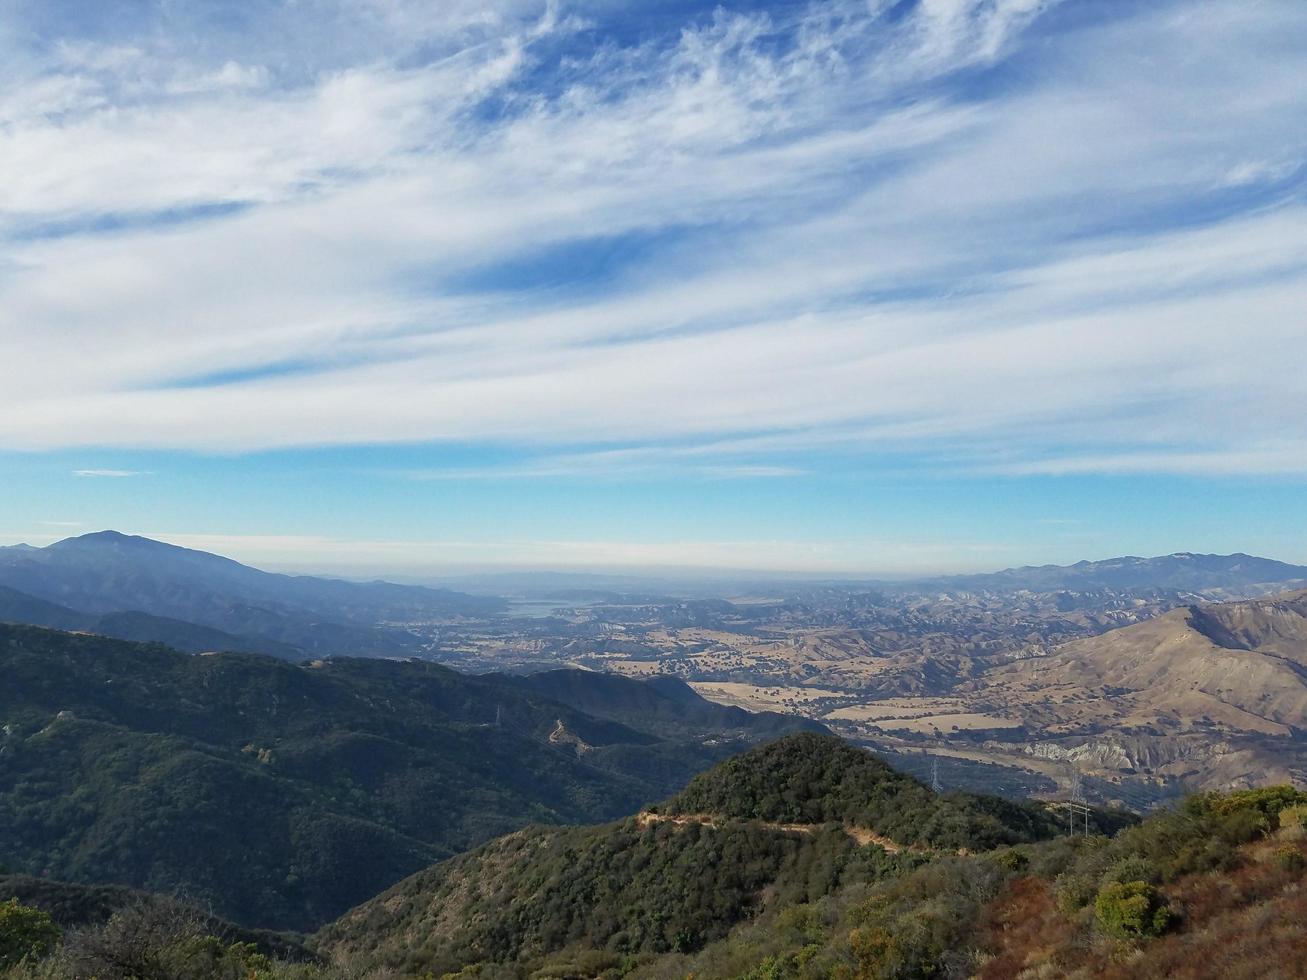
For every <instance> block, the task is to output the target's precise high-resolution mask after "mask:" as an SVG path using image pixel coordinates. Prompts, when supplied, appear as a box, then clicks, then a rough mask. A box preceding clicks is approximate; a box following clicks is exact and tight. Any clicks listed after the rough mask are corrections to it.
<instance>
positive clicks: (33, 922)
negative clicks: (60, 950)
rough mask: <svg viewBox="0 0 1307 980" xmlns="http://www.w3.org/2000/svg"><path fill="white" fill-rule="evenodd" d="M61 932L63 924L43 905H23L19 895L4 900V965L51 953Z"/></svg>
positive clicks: (0, 962) (0, 939)
mask: <svg viewBox="0 0 1307 980" xmlns="http://www.w3.org/2000/svg"><path fill="white" fill-rule="evenodd" d="M59 936H60V933H59V927H58V926H56V925H55V924H54V920H53V919H51V918H50V916H49V915H47V914H46V913H45V912H42V911H41V910H40V909H34V908H31V907H30V906H27V905H20V904H19V902H18V899H16V898H11V899H10V900H9V901H7V902H0V969H4V968H6V967H10V966H13V965H14V964H15V963H18V962H20V961H22V960H23V959H40V958H41V957H43V956H46V955H48V954H49V953H51V952H52V951H53V950H54V948H55V946H56V945H58V943H59Z"/></svg>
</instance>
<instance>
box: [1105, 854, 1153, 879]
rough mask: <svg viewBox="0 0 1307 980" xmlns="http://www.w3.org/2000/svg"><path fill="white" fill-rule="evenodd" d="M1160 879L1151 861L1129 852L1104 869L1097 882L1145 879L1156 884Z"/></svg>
mask: <svg viewBox="0 0 1307 980" xmlns="http://www.w3.org/2000/svg"><path fill="white" fill-rule="evenodd" d="M1161 880H1162V875H1161V873H1160V872H1159V871H1158V870H1157V866H1156V865H1154V864H1153V862H1152V861H1150V860H1148V858H1146V857H1144V856H1143V855H1142V854H1129V855H1127V856H1125V857H1123V858H1121V860H1119V861H1117V862H1116V863H1115V864H1112V865H1111V866H1110V867H1109V868H1108V869H1107V870H1106V871H1104V872H1103V877H1102V880H1101V881H1100V882H1099V884H1101V885H1106V884H1109V883H1110V882H1114V881H1115V882H1119V883H1121V884H1125V883H1126V882H1128V881H1146V882H1148V884H1150V885H1156V884H1158V883H1159V882H1161Z"/></svg>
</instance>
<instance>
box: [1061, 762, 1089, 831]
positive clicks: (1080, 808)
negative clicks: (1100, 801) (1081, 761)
mask: <svg viewBox="0 0 1307 980" xmlns="http://www.w3.org/2000/svg"><path fill="white" fill-rule="evenodd" d="M1089 812H1090V811H1089V805H1088V804H1087V803H1086V802H1085V790H1084V787H1083V785H1082V784H1081V782H1080V770H1079V769H1078V768H1077V767H1076V766H1075V765H1074V764H1072V766H1071V799H1069V800H1067V803H1066V820H1067V833H1068V834H1069V835H1070V836H1072V837H1074V836H1075V835H1076V817H1077V816H1079V817H1081V818H1082V820H1083V824H1082V827H1083V831H1084V836H1086V837H1088V836H1089Z"/></svg>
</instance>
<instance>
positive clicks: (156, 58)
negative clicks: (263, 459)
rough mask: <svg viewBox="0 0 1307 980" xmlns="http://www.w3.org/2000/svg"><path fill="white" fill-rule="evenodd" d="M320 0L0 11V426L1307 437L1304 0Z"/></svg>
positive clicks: (36, 445)
mask: <svg viewBox="0 0 1307 980" xmlns="http://www.w3.org/2000/svg"><path fill="white" fill-rule="evenodd" d="M310 6H312V7H313V8H314V9H315V10H317V12H318V14H319V15H320V21H319V24H320V29H319V34H318V35H317V36H316V37H309V38H297V39H296V41H295V42H294V45H298V46H300V47H298V48H297V49H296V51H295V52H294V54H295V57H291V56H290V53H289V52H286V51H277V50H273V49H270V48H267V47H265V46H262V45H260V44H254V45H247V46H245V47H244V48H242V47H241V43H240V42H242V41H245V40H248V39H249V38H252V37H256V36H260V35H262V34H263V32H264V30H267V29H271V28H273V27H275V25H276V24H280V23H285V21H284V20H278V18H283V19H284V18H288V17H293V16H295V14H293V13H292V7H293V5H290V6H284V7H283V6H281V5H271V6H270V7H269V8H268V10H269V11H271V12H270V13H265V14H264V15H263V16H266V17H269V18H272V20H271V21H269V22H268V23H260V22H249V23H247V24H246V25H245V27H244V28H243V29H240V30H238V31H237V33H235V34H233V35H231V36H229V37H228V36H217V37H209V38H208V39H207V40H206V41H205V43H203V44H194V45H189V44H188V43H187V42H186V40H185V37H184V36H183V35H182V34H181V33H178V34H177V35H176V36H171V35H169V34H168V33H167V32H166V31H165V32H163V33H162V34H160V33H159V32H157V31H156V32H149V31H145V30H143V29H141V27H140V25H138V29H137V30H135V31H131V30H129V28H130V26H131V25H128V27H127V28H123V29H122V31H121V32H124V33H126V34H127V35H128V36H116V35H115V36H105V33H104V32H103V31H101V32H100V33H99V34H95V33H94V32H90V33H91V36H81V35H78V36H70V37H65V38H63V39H61V40H60V41H59V42H58V43H55V44H53V45H47V46H45V47H43V48H42V49H41V50H27V49H23V48H22V47H21V45H19V44H18V42H16V41H14V40H13V39H12V38H5V39H0V45H4V46H8V48H9V49H10V50H5V49H4V47H0V54H5V53H7V54H9V55H10V57H9V58H8V59H0V60H4V61H5V62H6V63H7V64H9V65H10V66H14V67H10V68H8V69H6V71H7V72H9V74H10V77H8V78H7V79H5V81H6V83H7V84H5V85H4V86H3V89H4V91H5V92H6V93H8V94H7V95H6V96H5V97H4V99H3V100H0V161H3V163H0V212H2V216H0V237H3V238H4V240H5V243H6V252H7V255H8V257H7V259H5V260H3V261H0V409H2V411H0V445H3V446H4V447H5V448H16V449H30V450H43V449H52V448H60V447H83V446H91V447H125V448H164V449H185V450H201V451H220V452H232V451H235V452H243V451H250V450H262V449H275V448H285V447H299V446H322V445H330V444H384V443H425V442H436V443H441V442H446V443H457V444H461V445H466V444H473V445H494V446H499V447H505V448H507V449H509V450H512V451H515V452H518V453H521V454H522V455H523V457H524V458H522V459H517V460H514V461H510V462H507V463H505V464H504V466H503V468H502V469H500V470H498V471H497V472H499V473H501V474H502V475H505V476H513V475H561V474H566V473H572V474H586V473H593V472H595V471H597V470H600V469H603V468H605V467H606V468H608V469H609V470H610V471H612V472H616V473H619V474H620V473H622V472H628V473H629V472H633V471H638V472H648V471H649V470H651V469H658V468H661V469H663V470H664V471H666V472H679V471H685V470H687V468H688V469H691V470H693V471H694V472H697V473H699V474H701V475H706V476H713V475H716V476H718V477H728V476H732V475H735V476H785V475H791V474H794V473H798V472H802V471H803V470H804V469H806V468H807V467H809V466H811V465H813V459H814V458H815V457H820V456H821V455H823V454H830V453H836V454H842V455H852V456H865V457H868V458H878V457H887V456H893V457H895V458H896V459H898V460H901V461H902V460H907V461H909V462H907V463H906V464H905V465H915V466H919V467H927V468H929V469H931V470H932V471H937V470H944V471H958V472H976V471H982V472H1001V473H1006V474H1012V475H1029V474H1064V473H1065V474H1069V473H1091V472H1106V473H1117V472H1176V473H1203V474H1229V473H1238V472H1257V473H1268V474H1286V473H1291V474H1303V473H1307V421H1305V420H1304V415H1303V413H1302V412H1301V406H1302V405H1303V404H1307V377H1305V376H1304V375H1303V373H1302V372H1301V371H1297V370H1294V369H1293V368H1292V367H1291V364H1290V361H1289V359H1287V358H1286V357H1285V352H1286V350H1289V349H1292V348H1293V345H1294V344H1295V343H1298V344H1300V343H1301V339H1302V329H1303V327H1302V324H1303V306H1302V296H1303V295H1307V232H1305V231H1304V229H1307V203H1305V202H1304V200H1303V194H1302V191H1303V175H1304V173H1307V169H1305V164H1304V161H1307V123H1305V122H1304V120H1307V96H1304V95H1303V92H1302V87H1301V85H1300V84H1293V81H1294V79H1301V78H1302V77H1304V75H1307V55H1305V54H1304V52H1307V12H1305V11H1300V10H1298V9H1296V8H1294V7H1291V6H1287V5H1286V6H1283V7H1276V8H1274V9H1272V8H1271V7H1269V6H1266V5H1247V4H1239V3H1233V2H1217V0H1213V2H1204V3H1200V4H1158V5H1149V6H1148V7H1147V8H1135V7H1132V6H1129V5H1122V6H1121V7H1120V8H1111V7H1110V6H1109V7H1107V8H1105V10H1106V11H1107V12H1108V13H1110V16H1105V17H1104V18H1103V19H1102V21H1101V22H1100V23H1096V24H1090V25H1086V24H1083V23H1078V22H1075V21H1073V20H1071V19H1069V18H1068V19H1065V20H1062V19H1059V17H1058V13H1059V10H1058V8H1057V7H1056V5H1050V4H1045V3H1035V2H1027V0H1006V2H986V3H980V2H969V0H950V2H931V3H924V2H923V3H921V4H919V5H917V6H915V7H912V8H910V9H909V10H907V11H906V12H903V11H900V12H899V15H895V16H890V14H889V11H890V5H878V4H875V3H873V4H871V5H866V4H863V3H857V4H853V3H848V4H844V3H831V4H823V5H817V6H814V7H812V8H809V9H807V10H803V11H800V12H798V13H794V12H793V10H792V9H791V8H785V9H784V10H782V11H774V12H772V13H770V14H768V13H758V12H747V13H739V12H731V11H730V10H729V9H723V10H718V11H716V12H711V11H705V12H703V13H701V14H700V15H698V16H696V17H693V18H692V19H690V20H687V21H686V22H684V23H681V24H678V25H677V29H676V30H663V31H661V32H651V34H650V36H649V38H647V39H644V40H641V41H639V42H638V43H632V42H629V41H626V40H623V39H622V37H621V36H620V35H619V34H617V33H613V30H612V24H611V22H610V21H609V20H607V19H606V18H607V17H609V16H610V15H611V10H610V9H609V8H602V7H593V8H590V7H586V6H585V5H578V6H574V7H571V6H568V5H566V4H564V5H561V6H550V7H547V8H546V7H542V6H537V5H533V4H525V3H523V4H515V3H506V4H502V5H498V6H493V7H486V8H482V7H479V6H474V5H467V6H463V5H457V4H456V5H452V6H450V7H449V9H448V10H447V11H445V12H444V13H442V14H431V13H429V12H428V11H427V8H426V5H417V4H413V5H409V4H405V3H399V2H395V3H385V4H383V3H379V2H378V3H376V4H363V5H352V6H353V7H355V8H357V9H354V10H352V11H351V5H340V6H336V5H334V4H328V3H325V2H315V3H314V4H312V5H310ZM318 8H321V9H318ZM251 16H255V15H251ZM624 16H625V17H626V18H631V17H635V16H637V15H636V14H635V13H632V12H630V11H627V12H625V14H624ZM82 33H83V34H86V33H87V32H85V31H84V32H82ZM160 37H162V39H163V40H162V41H161V40H159V38H160ZM146 38H148V39H151V40H149V41H146V40H143V39H146ZM400 38H407V39H409V40H406V41H404V42H402V43H401V42H400V41H399V39H400ZM1032 38H1035V39H1038V41H1039V43H1038V44H1034V43H1032ZM242 51H243V53H241V52H242ZM238 55H239V57H238ZM912 460H915V462H912ZM88 472H89V471H88ZM450 472H459V471H458V470H457V468H455V469H454V470H452V471H450ZM101 475H103V474H101Z"/></svg>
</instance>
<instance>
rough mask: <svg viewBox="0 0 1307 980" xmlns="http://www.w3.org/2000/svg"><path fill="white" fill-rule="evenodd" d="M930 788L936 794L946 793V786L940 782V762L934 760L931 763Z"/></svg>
mask: <svg viewBox="0 0 1307 980" xmlns="http://www.w3.org/2000/svg"><path fill="white" fill-rule="evenodd" d="M930 788H931V789H932V790H934V791H935V792H936V793H942V792H944V784H943V783H941V782H940V781H939V760H938V759H933V760H931V763H930Z"/></svg>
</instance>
